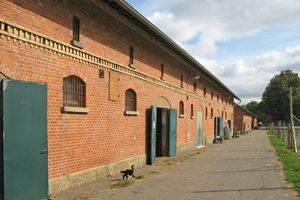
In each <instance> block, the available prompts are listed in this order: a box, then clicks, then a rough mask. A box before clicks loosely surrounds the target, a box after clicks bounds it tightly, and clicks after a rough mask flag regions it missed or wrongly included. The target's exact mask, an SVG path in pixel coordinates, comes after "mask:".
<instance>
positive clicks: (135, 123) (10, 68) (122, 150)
mask: <svg viewBox="0 0 300 200" xmlns="http://www.w3.org/2000/svg"><path fill="white" fill-rule="evenodd" d="M63 2H65V3H63ZM63 2H61V1H58V0H53V1H47V0H39V1H34V0H22V1H3V0H0V18H3V19H4V20H7V21H9V22H11V23H15V24H17V25H20V26H23V27H25V28H26V29H31V30H34V31H35V32H37V33H40V34H43V35H45V36H48V37H51V38H55V39H56V40H58V41H60V42H65V43H70V41H71V39H72V18H73V16H74V15H76V16H77V17H78V18H79V19H80V22H81V36H80V38H83V39H84V40H85V41H86V45H85V46H84V51H86V52H90V53H93V54H95V55H97V56H100V57H103V58H105V59H108V60H112V61H114V62H116V63H118V64H121V65H125V66H127V65H128V63H129V47H130V46H132V47H133V49H134V65H136V66H137V69H136V70H137V71H139V72H143V73H145V74H148V75H151V76H153V77H155V78H160V76H161V72H160V64H161V63H164V66H165V76H164V77H165V79H166V82H168V83H170V84H173V85H176V86H180V83H181V81H180V77H181V74H183V75H184V89H187V90H189V91H193V81H189V82H188V83H187V79H188V77H191V75H194V73H192V72H190V71H189V70H188V67H185V64H184V63H183V62H182V61H181V60H180V59H174V57H173V56H170V54H168V53H167V52H166V51H164V50H163V49H162V48H160V47H158V46H156V45H154V44H153V43H152V42H150V41H149V40H148V39H146V38H144V37H143V36H142V35H141V34H140V33H138V32H137V31H136V30H133V29H131V28H130V27H129V26H126V25H124V23H122V22H121V21H119V20H117V19H116V18H114V17H113V16H112V15H110V14H108V13H106V11H103V10H101V9H100V8H99V7H97V6H96V5H94V4H92V3H90V2H89V1H86V0H80V1H63ZM71 2H75V3H71ZM79 5H80V8H79ZM128 23H131V22H129V21H128ZM0 42H1V45H0V58H1V61H0V62H1V63H0V70H1V73H3V74H4V75H6V76H8V77H9V78H13V79H20V80H28V81H39V82H46V83H47V84H48V149H49V157H48V159H49V178H54V177H59V176H62V175H65V174H70V173H74V172H78V171H81V170H85V169H89V168H93V167H97V166H101V165H104V164H108V163H111V162H116V161H120V160H123V159H127V158H130V157H134V156H138V155H143V154H145V151H146V150H145V139H146V109H149V108H150V105H151V102H152V101H153V100H154V99H155V98H156V97H158V96H164V97H165V98H166V99H167V100H168V101H169V102H170V104H171V106H172V108H175V109H179V102H180V101H183V102H184V105H185V118H178V119H177V120H178V121H177V124H178V126H177V145H181V144H185V143H187V142H191V141H194V140H196V139H197V135H196V131H197V124H196V122H197V119H196V116H197V115H196V108H197V107H198V105H201V106H202V107H203V119H204V120H203V137H208V136H211V135H213V134H214V119H211V117H210V116H211V114H210V112H211V111H210V110H211V108H213V109H214V111H216V110H219V112H220V113H221V111H222V110H224V109H226V110H224V113H225V112H227V113H231V114H230V115H229V114H227V116H228V117H227V119H224V121H225V120H226V121H227V120H228V119H229V118H232V116H233V115H232V112H233V111H232V109H233V106H232V102H230V107H225V100H224V103H223V104H222V105H221V104H217V103H216V99H217V98H216V95H217V93H216V92H214V96H215V98H214V103H211V102H208V101H203V100H199V99H196V98H193V97H189V98H188V99H187V96H186V95H185V94H183V93H179V92H174V91H172V90H169V89H166V88H164V87H159V86H157V85H155V84H151V83H149V82H145V81H142V80H141V79H137V78H134V77H131V76H128V75H125V74H121V73H120V74H119V79H120V80H119V95H120V96H119V100H118V101H110V100H109V71H108V70H105V76H104V78H103V79H100V78H99V76H98V73H99V69H98V68H97V67H94V66H91V65H88V64H87V63H80V62H76V61H74V60H73V59H69V58H68V57H62V56H58V55H57V54H56V55H55V54H54V53H53V52H52V53H50V52H49V51H47V52H45V51H44V50H40V49H39V48H35V47H34V46H33V47H31V46H30V45H27V46H26V45H25V43H22V44H19V43H18V42H16V43H15V42H13V41H12V40H7V37H4V38H3V39H1V40H0ZM69 75H76V76H78V77H80V78H81V79H82V80H83V81H84V82H85V83H86V97H87V98H86V106H87V107H88V108H90V112H89V113H88V114H74V113H64V112H61V107H62V105H63V91H62V86H63V81H62V80H63V78H64V77H66V76H69ZM197 87H198V88H197V91H198V94H199V95H201V96H203V87H206V90H207V99H210V98H211V97H210V94H211V91H212V90H213V89H214V88H213V87H210V85H208V84H207V83H206V82H205V81H204V82H203V83H201V84H200V82H197ZM129 88H131V89H133V90H134V91H135V92H136V94H137V102H138V103H137V110H138V111H140V114H139V115H138V116H124V114H123V112H124V108H125V91H126V90H127V89H129ZM222 97H223V96H221V95H220V102H221V99H222ZM224 99H225V97H224ZM191 104H193V105H194V115H195V118H194V119H191V114H190V113H191V111H190V109H191ZM227 105H228V106H229V103H228V104H227ZM206 107H207V108H208V119H205V108H206ZM214 116H215V115H214ZM229 116H230V117H229ZM224 118H225V117H224ZM65 127H66V128H65Z"/></svg>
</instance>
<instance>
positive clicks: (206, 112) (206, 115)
mask: <svg viewBox="0 0 300 200" xmlns="http://www.w3.org/2000/svg"><path fill="white" fill-rule="evenodd" d="M205 117H206V118H207V117H208V111H207V107H206V108H205Z"/></svg>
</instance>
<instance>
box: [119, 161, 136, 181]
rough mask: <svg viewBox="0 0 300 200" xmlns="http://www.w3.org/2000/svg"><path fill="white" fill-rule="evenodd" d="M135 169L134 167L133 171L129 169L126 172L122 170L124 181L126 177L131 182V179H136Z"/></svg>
mask: <svg viewBox="0 0 300 200" xmlns="http://www.w3.org/2000/svg"><path fill="white" fill-rule="evenodd" d="M133 167H134V165H132V166H131V169H127V170H124V171H122V170H121V174H122V176H123V180H124V178H125V177H126V179H127V180H129V179H130V178H131V177H133V178H134V174H133V171H134V168H133ZM128 176H129V178H128Z"/></svg>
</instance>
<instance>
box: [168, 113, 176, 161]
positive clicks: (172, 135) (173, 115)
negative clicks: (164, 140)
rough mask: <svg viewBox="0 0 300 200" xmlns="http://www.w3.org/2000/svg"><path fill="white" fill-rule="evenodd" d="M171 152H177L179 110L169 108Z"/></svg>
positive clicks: (170, 153) (173, 154) (174, 153)
mask: <svg viewBox="0 0 300 200" xmlns="http://www.w3.org/2000/svg"><path fill="white" fill-rule="evenodd" d="M168 118H169V120H168V124H169V145H168V146H169V151H168V152H169V154H168V156H175V155H176V153H177V110H176V109H169V117H168Z"/></svg>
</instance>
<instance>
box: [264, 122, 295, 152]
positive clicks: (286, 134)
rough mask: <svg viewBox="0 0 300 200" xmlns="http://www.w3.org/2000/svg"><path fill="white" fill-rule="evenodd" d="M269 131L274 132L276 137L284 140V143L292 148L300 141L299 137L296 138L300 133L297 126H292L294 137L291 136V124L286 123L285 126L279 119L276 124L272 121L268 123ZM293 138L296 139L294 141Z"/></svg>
mask: <svg viewBox="0 0 300 200" xmlns="http://www.w3.org/2000/svg"><path fill="white" fill-rule="evenodd" d="M270 131H271V132H272V133H273V134H275V136H276V137H277V138H279V139H281V140H282V141H283V142H286V144H287V145H288V146H290V147H291V148H292V149H296V148H297V147H295V145H297V143H298V142H300V138H298V136H299V135H300V127H299V126H297V127H294V132H295V137H294V136H293V130H292V126H291V124H288V125H287V127H286V126H285V122H283V123H281V121H279V122H278V123H277V125H275V124H274V123H273V122H272V123H271V124H270ZM294 138H295V139H296V142H295V141H294Z"/></svg>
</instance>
